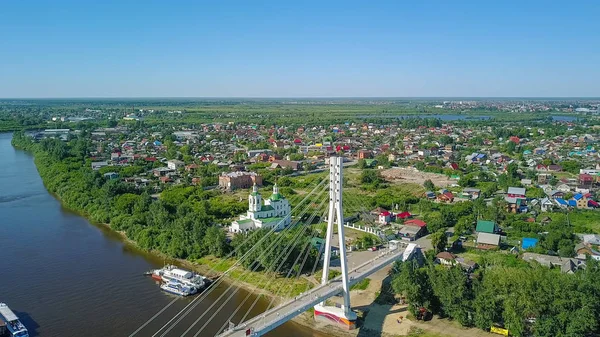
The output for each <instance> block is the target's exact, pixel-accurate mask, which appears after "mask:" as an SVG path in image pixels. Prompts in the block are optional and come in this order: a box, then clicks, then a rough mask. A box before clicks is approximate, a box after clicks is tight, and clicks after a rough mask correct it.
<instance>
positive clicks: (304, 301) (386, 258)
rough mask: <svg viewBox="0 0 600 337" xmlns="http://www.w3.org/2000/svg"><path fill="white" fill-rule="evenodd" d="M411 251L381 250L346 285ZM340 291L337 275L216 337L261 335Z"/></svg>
mask: <svg viewBox="0 0 600 337" xmlns="http://www.w3.org/2000/svg"><path fill="white" fill-rule="evenodd" d="M415 249H416V245H415V244H409V245H408V247H407V248H406V249H405V250H403V249H396V250H387V249H386V250H382V251H381V253H380V254H379V255H378V256H377V257H376V258H374V259H372V260H370V261H367V262H365V263H363V264H361V265H360V266H358V267H356V268H354V269H352V270H350V271H349V272H348V279H349V284H350V286H352V285H354V284H356V283H357V282H359V281H361V280H363V279H364V278H366V277H367V276H369V275H371V274H373V273H375V272H377V271H379V270H381V269H382V268H384V267H385V266H387V265H389V264H390V263H393V262H394V261H396V260H400V259H402V260H404V261H406V260H407V259H409V258H410V257H411V256H412V254H413V253H414V251H415ZM342 291H343V288H342V279H341V276H339V277H337V278H335V279H333V280H331V281H329V282H328V283H327V284H324V285H321V286H318V287H316V288H313V289H311V290H310V291H308V292H306V293H303V294H301V295H299V296H297V297H296V298H293V299H291V300H289V301H288V302H285V303H283V304H281V305H280V306H278V307H275V308H272V309H270V310H268V311H266V312H264V313H262V314H260V315H258V316H256V317H254V318H252V319H250V320H248V321H246V322H242V323H240V324H239V325H237V326H235V327H233V328H230V329H229V330H226V331H224V332H223V333H221V334H219V335H218V336H220V337H242V336H262V335H264V334H266V333H267V332H269V331H271V330H273V329H275V328H276V327H278V326H280V325H282V324H283V323H285V322H287V321H289V320H290V319H292V318H294V317H296V316H298V315H300V314H301V313H303V312H305V311H306V310H308V309H310V308H312V307H314V306H315V305H317V304H319V303H321V302H323V301H325V300H326V299H328V298H330V297H332V296H335V295H337V294H339V293H341V292H342Z"/></svg>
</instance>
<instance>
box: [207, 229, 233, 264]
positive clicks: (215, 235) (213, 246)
mask: <svg viewBox="0 0 600 337" xmlns="http://www.w3.org/2000/svg"><path fill="white" fill-rule="evenodd" d="M202 243H203V246H204V248H205V249H206V250H207V251H208V253H209V254H211V255H214V256H216V257H221V256H225V254H226V253H227V250H228V247H227V237H226V236H225V232H224V231H223V230H222V229H220V228H218V227H215V226H211V227H209V228H208V229H207V230H206V234H205V235H204V240H203V241H202Z"/></svg>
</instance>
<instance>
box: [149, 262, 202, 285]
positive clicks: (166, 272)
mask: <svg viewBox="0 0 600 337" xmlns="http://www.w3.org/2000/svg"><path fill="white" fill-rule="evenodd" d="M152 278H153V279H156V280H159V281H163V282H169V281H178V282H180V283H181V284H183V285H186V286H188V287H190V288H196V289H197V290H199V289H202V288H204V287H205V286H206V285H207V283H208V280H207V279H206V278H205V277H204V276H202V275H200V274H196V273H194V272H191V271H188V270H185V269H181V268H177V267H176V266H173V265H166V266H165V267H163V268H161V269H155V270H153V271H152Z"/></svg>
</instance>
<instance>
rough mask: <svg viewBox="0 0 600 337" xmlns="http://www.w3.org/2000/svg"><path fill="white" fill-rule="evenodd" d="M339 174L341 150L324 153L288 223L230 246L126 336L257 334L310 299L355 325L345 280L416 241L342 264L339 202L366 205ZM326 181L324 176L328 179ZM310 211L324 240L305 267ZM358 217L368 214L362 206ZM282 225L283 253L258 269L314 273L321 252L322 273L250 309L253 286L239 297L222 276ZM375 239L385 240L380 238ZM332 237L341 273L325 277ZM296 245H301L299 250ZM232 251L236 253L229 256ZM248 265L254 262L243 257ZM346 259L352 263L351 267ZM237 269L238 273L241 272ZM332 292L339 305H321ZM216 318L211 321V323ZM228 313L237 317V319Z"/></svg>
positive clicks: (335, 318)
mask: <svg viewBox="0 0 600 337" xmlns="http://www.w3.org/2000/svg"><path fill="white" fill-rule="evenodd" d="M343 181H344V180H343V158H341V157H331V158H330V172H329V179H326V178H324V179H322V180H320V181H316V182H315V183H314V185H315V186H314V188H312V190H311V191H310V192H309V193H307V194H306V195H302V196H299V198H301V199H302V200H301V201H300V202H299V203H298V205H297V206H296V207H295V208H294V210H292V214H293V217H294V218H295V219H297V220H296V221H292V223H291V225H290V226H287V227H286V228H284V229H283V230H280V231H278V229H279V228H278V226H274V227H273V228H272V229H271V231H270V232H269V233H268V235H266V236H263V237H262V238H261V239H260V240H259V241H258V242H256V243H255V244H254V245H253V247H252V249H250V251H248V252H246V253H245V254H243V255H242V256H239V254H240V253H239V252H236V251H234V252H232V253H231V254H230V256H228V257H237V262H236V263H235V264H234V265H233V266H231V267H229V269H227V270H226V271H225V272H224V273H222V274H221V276H220V277H219V278H218V279H217V280H215V282H214V284H213V286H211V287H210V288H209V289H207V290H206V291H204V292H203V293H202V294H201V295H199V296H197V297H196V298H194V299H193V300H192V301H191V302H189V303H188V304H187V305H186V306H185V307H184V308H182V309H181V310H178V311H177V312H176V313H175V314H174V315H173V314H172V312H171V311H170V310H169V307H170V306H172V305H174V304H175V303H176V302H177V299H174V300H173V301H172V302H170V303H169V304H168V305H166V306H165V307H164V308H163V309H162V310H160V311H159V312H158V313H157V314H156V315H155V316H153V317H151V318H150V319H149V320H148V321H147V322H146V323H145V324H143V325H142V326H140V327H139V328H138V329H137V330H136V331H134V332H133V333H132V334H131V335H130V337H133V336H152V337H159V336H160V337H165V336H193V337H196V336H215V335H216V336H219V337H221V336H223V337H225V336H232V337H238V336H262V335H264V334H266V333H268V332H269V331H271V330H273V329H275V328H277V327H278V326H280V325H282V324H283V323H285V322H287V321H289V320H290V319H292V318H294V317H295V316H298V315H300V314H301V313H303V312H305V311H307V310H308V309H310V308H313V307H314V314H315V317H319V318H325V319H328V320H330V321H332V322H335V323H337V324H340V325H342V326H343V327H345V328H349V329H351V328H354V327H355V322H356V314H355V313H354V312H353V311H352V310H351V304H350V287H351V286H352V285H354V284H355V283H357V282H360V281H361V280H363V279H364V278H366V277H367V276H369V275H371V274H373V273H375V272H377V271H379V270H381V269H382V268H384V267H386V266H388V265H389V264H391V263H393V262H394V261H396V260H400V259H402V260H407V259H408V258H410V257H411V256H412V254H413V253H414V251H415V250H416V245H415V244H409V245H408V246H407V247H406V249H400V248H399V247H396V246H393V247H392V246H391V245H387V248H386V249H383V250H381V251H379V252H377V253H372V254H373V258H369V259H367V261H357V260H354V261H353V259H352V258H353V257H354V256H351V257H350V260H351V261H350V264H349V261H348V254H347V253H346V244H345V242H346V240H345V235H344V223H343V221H344V215H343V209H344V206H346V207H351V208H353V209H354V210H356V209H360V210H362V212H365V209H364V207H365V205H364V204H362V203H361V201H360V200H357V199H356V198H355V197H354V196H352V195H344V194H343V188H342V186H343ZM326 182H329V184H328V187H327V184H326ZM311 187H312V185H311ZM326 191H328V192H329V193H328V195H329V197H328V198H327V197H326V195H327V194H326V193H325V192H326ZM344 203H346V205H344ZM290 216H292V215H290ZM316 217H319V218H326V219H327V229H326V235H325V244H324V245H323V246H322V247H321V248H320V249H319V255H318V258H317V259H316V260H315V261H314V265H313V266H312V270H311V268H310V265H307V261H308V260H309V259H308V257H309V256H310V254H311V245H310V244H309V243H310V242H309V241H306V238H307V236H310V237H311V239H312V238H315V237H316V236H317V233H315V232H314V231H311V230H310V229H309V228H311V226H310V224H311V223H312V221H313V220H314V219H315V218H316ZM365 217H367V214H366V212H365ZM300 219H303V220H302V222H300ZM336 225H337V226H336ZM336 227H337V228H336ZM336 230H337V235H334V234H336V233H335V232H336ZM286 233H287V234H289V235H294V236H293V240H291V241H290V242H289V243H288V244H287V245H286V247H285V250H284V251H283V254H281V256H277V257H276V258H275V261H272V263H270V264H269V265H268V266H267V268H265V271H267V272H271V273H275V274H285V276H286V277H287V278H296V279H298V278H300V277H301V274H302V273H303V272H304V273H306V270H308V273H307V274H311V275H314V274H315V271H316V268H317V266H318V265H319V262H320V261H321V256H322V268H323V272H322V274H321V283H320V285H318V286H316V287H314V288H312V289H310V288H309V287H308V286H307V288H306V290H305V291H304V292H302V293H301V294H300V295H295V296H294V295H293V294H292V290H291V289H278V290H277V292H276V293H275V294H274V295H275V296H273V298H272V300H271V301H270V303H269V304H268V305H267V306H266V308H263V309H261V310H258V312H257V310H256V305H257V302H258V300H259V298H260V296H256V297H255V299H254V301H253V303H252V304H250V303H249V302H248V300H249V299H251V298H252V297H251V295H252V294H253V292H254V291H252V292H250V293H248V295H247V296H246V297H245V298H244V299H243V301H241V293H240V292H239V290H240V286H239V285H237V286H236V283H235V282H229V283H228V282H227V281H226V277H227V276H228V274H230V273H232V272H233V271H234V270H237V273H238V274H237V275H238V277H239V278H241V279H242V280H243V277H244V276H246V275H249V274H251V272H252V271H255V270H256V268H257V267H254V268H252V267H251V268H246V269H244V268H241V263H242V262H243V261H245V262H252V261H253V260H252V258H257V257H256V255H257V254H258V258H260V257H261V256H263V255H264V254H269V253H271V250H272V249H273V248H274V247H276V245H277V243H278V241H280V240H281V239H282V237H283V234H286ZM290 233H291V234H290ZM253 235H254V234H253V233H251V234H249V235H248V238H247V240H250V239H251V237H252V236H253ZM334 239H336V240H334ZM382 239H384V240H385V238H382ZM269 240H270V241H269ZM263 241H264V242H263ZM334 241H337V242H338V243H339V244H338V245H339V248H338V251H337V252H338V254H337V256H338V258H339V262H340V267H341V275H340V276H338V277H336V278H334V279H331V280H329V269H330V265H331V260H332V254H333V252H334V250H333V249H332V248H333V246H332V243H333V242H334ZM268 242H270V243H268ZM299 246H303V248H300V249H298V247H299ZM258 250H261V251H258ZM292 252H295V256H294V255H292ZM298 252H300V253H299V254H298ZM235 254H238V255H237V256H236V255H235ZM258 258H257V259H258ZM290 261H293V268H289V270H288V271H287V273H286V272H285V269H284V268H282V267H283V266H284V264H285V263H286V262H290ZM288 264H289V263H288ZM357 264H358V265H357ZM249 265H253V264H252V263H250V264H249ZM255 265H256V264H255ZM355 265H356V266H355ZM349 266H352V269H350V268H349ZM239 273H241V276H240V275H239ZM239 278H238V279H239ZM271 281H272V280H268V281H266V282H265V283H264V284H262V286H265V287H266V286H268V285H269V283H270V282H271ZM259 287H260V286H259ZM225 288H226V289H225ZM216 289H219V290H218V291H220V292H221V295H220V296H218V297H217V295H218V294H217V293H216V292H215V290H216ZM296 294H297V293H296ZM339 294H341V295H342V296H343V299H344V301H343V305H341V307H335V306H328V305H326V300H327V299H328V298H330V297H332V296H336V295H339ZM215 297H217V298H215ZM242 297H243V296H242ZM276 297H282V298H287V299H288V300H284V302H283V303H281V304H280V305H277V306H275V305H274V301H275V298H276ZM233 301H237V302H235V303H237V306H232V304H231V303H232V302H233ZM240 301H241V302H240ZM207 305H208V307H207ZM242 314H243V315H242ZM164 316H167V317H169V316H171V317H172V318H171V319H169V320H168V321H166V322H165V320H164ZM227 316H228V318H227V319H226V320H225V322H224V323H223V325H222V326H221V328H220V329H216V330H215V329H214V324H217V326H218V325H219V324H221V323H220V322H222V321H223V317H227ZM240 316H241V318H240ZM216 321H218V322H217V323H215V322H216ZM233 321H236V322H237V324H235V323H234V322H233ZM156 322H160V323H159V324H160V326H159V327H158V328H157V327H156ZM208 326H212V327H213V328H212V329H210V328H209V329H208V330H207V327H208ZM209 330H212V331H209Z"/></svg>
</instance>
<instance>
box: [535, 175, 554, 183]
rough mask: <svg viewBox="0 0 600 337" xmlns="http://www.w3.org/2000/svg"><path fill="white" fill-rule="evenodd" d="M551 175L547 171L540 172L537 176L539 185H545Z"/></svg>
mask: <svg viewBox="0 0 600 337" xmlns="http://www.w3.org/2000/svg"><path fill="white" fill-rule="evenodd" d="M551 179H552V175H551V174H548V173H540V174H538V176H537V182H538V184H539V185H545V184H547V183H549V182H550V180H551Z"/></svg>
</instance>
